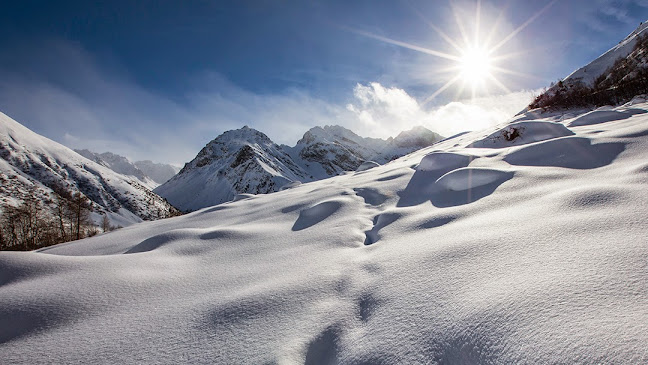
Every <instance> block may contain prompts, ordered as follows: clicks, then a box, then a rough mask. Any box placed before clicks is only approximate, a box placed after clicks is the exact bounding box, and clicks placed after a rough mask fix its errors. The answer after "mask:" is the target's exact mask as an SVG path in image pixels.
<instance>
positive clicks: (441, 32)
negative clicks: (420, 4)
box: [406, 2, 461, 52]
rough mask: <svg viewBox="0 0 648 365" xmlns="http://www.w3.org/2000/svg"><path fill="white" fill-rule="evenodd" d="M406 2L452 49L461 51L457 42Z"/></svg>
mask: <svg viewBox="0 0 648 365" xmlns="http://www.w3.org/2000/svg"><path fill="white" fill-rule="evenodd" d="M406 4H407V5H408V6H409V7H410V9H411V10H412V11H413V12H414V13H415V14H416V15H417V16H418V17H419V18H421V20H422V21H423V22H424V23H425V24H427V25H428V26H429V27H430V28H432V30H434V31H435V32H436V33H437V34H438V35H439V36H440V37H441V38H442V39H443V40H444V41H446V42H447V43H448V44H449V45H451V46H452V47H453V48H454V49H456V50H457V51H459V52H461V47H460V46H459V44H457V42H455V41H454V40H453V39H452V38H450V36H448V35H447V34H446V33H445V32H444V31H443V30H441V28H439V27H437V26H436V25H434V24H433V23H432V22H431V21H429V20H428V19H427V18H426V17H425V16H424V15H423V14H422V13H421V12H420V11H419V10H418V9H416V8H415V7H414V6H413V5H412V4H410V3H409V2H406Z"/></svg>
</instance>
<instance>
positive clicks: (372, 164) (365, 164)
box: [356, 161, 380, 172]
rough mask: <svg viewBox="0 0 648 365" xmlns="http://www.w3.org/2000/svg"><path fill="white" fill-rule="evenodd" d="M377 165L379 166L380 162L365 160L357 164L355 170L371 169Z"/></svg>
mask: <svg viewBox="0 0 648 365" xmlns="http://www.w3.org/2000/svg"><path fill="white" fill-rule="evenodd" d="M378 166H380V164H379V163H377V162H375V161H365V162H363V163H362V164H361V165H360V166H358V168H357V169H356V172H362V171H367V170H369V169H373V168H374V167H378Z"/></svg>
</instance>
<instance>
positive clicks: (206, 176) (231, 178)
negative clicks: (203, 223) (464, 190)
mask: <svg viewBox="0 0 648 365" xmlns="http://www.w3.org/2000/svg"><path fill="white" fill-rule="evenodd" d="M442 138H443V137H441V136H440V135H438V134H436V133H433V132H431V131H429V130H427V129H425V128H423V127H416V128H414V129H412V130H410V131H407V132H403V133H401V134H400V135H398V136H397V137H396V138H390V139H388V140H382V139H377V138H363V137H360V136H358V135H357V134H355V133H353V132H352V131H350V130H348V129H346V128H343V127H340V126H325V127H314V128H312V129H310V130H309V131H307V132H306V133H305V134H304V136H303V137H302V138H301V139H300V140H299V141H298V142H297V144H296V145H295V146H294V147H288V146H285V145H282V146H279V145H277V144H275V143H274V142H272V141H271V140H270V139H269V138H268V137H267V136H266V135H265V134H263V133H261V132H259V131H257V130H254V129H252V128H249V127H247V126H246V127H243V128H241V129H238V130H233V131H228V132H225V133H223V134H222V135H220V136H218V137H217V138H216V139H214V140H213V141H211V142H209V143H208V144H207V146H205V148H203V149H202V150H201V151H200V153H198V155H197V156H196V158H194V159H193V160H192V161H191V162H189V163H187V164H186V165H185V167H184V168H183V169H182V170H181V171H180V172H179V173H178V174H177V175H176V176H175V177H173V178H172V179H171V180H169V181H168V182H166V183H165V184H163V185H161V186H160V187H158V188H156V189H155V192H156V193H158V194H160V195H161V196H163V197H165V198H166V199H167V200H169V202H171V203H172V204H173V205H174V206H176V207H178V208H179V209H182V210H185V211H193V210H196V209H200V208H204V207H207V206H211V205H215V204H220V203H223V202H226V201H230V200H232V198H234V197H235V196H236V195H238V194H265V193H271V192H276V191H279V190H281V189H282V188H284V187H285V186H286V185H290V186H292V185H294V184H297V183H301V182H309V181H314V180H320V179H324V178H328V177H331V176H336V175H338V174H340V173H342V172H345V171H355V170H356V169H357V168H358V167H360V165H361V164H362V163H363V162H365V161H368V160H373V161H377V162H380V163H384V162H387V161H390V160H392V159H394V158H397V157H400V156H403V155H405V154H408V153H411V152H413V151H415V150H418V149H420V148H422V147H425V146H429V145H431V144H433V143H435V142H437V141H439V140H441V139H442Z"/></svg>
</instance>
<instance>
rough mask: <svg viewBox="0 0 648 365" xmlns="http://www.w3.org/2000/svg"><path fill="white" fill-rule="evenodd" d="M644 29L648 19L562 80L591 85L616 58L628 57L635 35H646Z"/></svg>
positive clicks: (647, 27)
mask: <svg viewBox="0 0 648 365" xmlns="http://www.w3.org/2000/svg"><path fill="white" fill-rule="evenodd" d="M646 29H648V21H647V22H644V23H642V24H641V25H640V26H639V27H638V28H637V29H635V30H634V31H633V32H632V33H630V34H629V35H628V36H627V37H626V38H625V39H623V40H622V41H621V42H619V44H617V45H616V46H614V47H612V48H611V49H610V50H609V51H607V52H605V53H604V54H602V55H601V56H600V57H598V58H597V59H595V60H594V61H592V62H590V63H589V64H588V65H587V66H584V67H581V68H579V69H578V70H576V71H574V72H572V74H571V75H569V76H567V77H566V78H565V79H564V80H563V81H564V82H565V83H567V84H570V83H576V82H582V83H584V84H585V85H586V86H593V85H592V84H593V83H594V80H596V78H597V77H599V76H601V75H602V74H603V73H604V72H605V71H606V70H608V69H609V68H610V67H612V65H614V62H616V60H618V59H620V58H625V57H628V55H629V54H630V53H631V52H632V50H633V48H634V46H635V44H636V42H637V36H639V35H641V36H646V35H648V33H646Z"/></svg>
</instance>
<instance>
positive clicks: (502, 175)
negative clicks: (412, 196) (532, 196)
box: [435, 167, 513, 191]
mask: <svg viewBox="0 0 648 365" xmlns="http://www.w3.org/2000/svg"><path fill="white" fill-rule="evenodd" d="M512 177H513V173H512V172H509V171H501V170H495V169H486V168H468V167H466V168H461V169H456V170H454V171H451V172H448V173H447V174H445V175H443V176H441V177H440V178H439V179H438V180H437V181H436V182H435V183H436V184H438V185H439V186H442V187H444V188H446V189H448V190H452V191H466V190H471V189H475V188H478V187H480V186H484V185H490V184H501V183H503V182H504V181H506V180H508V179H510V178H512Z"/></svg>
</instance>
